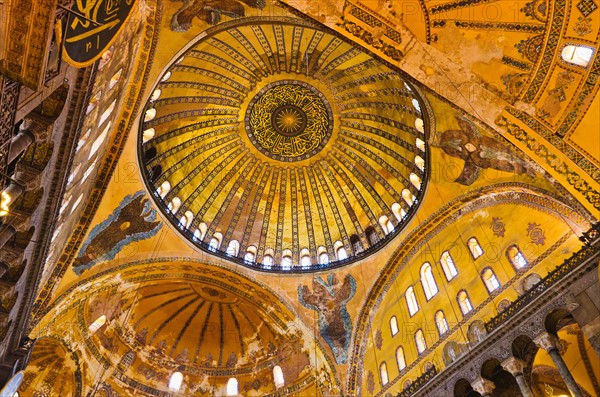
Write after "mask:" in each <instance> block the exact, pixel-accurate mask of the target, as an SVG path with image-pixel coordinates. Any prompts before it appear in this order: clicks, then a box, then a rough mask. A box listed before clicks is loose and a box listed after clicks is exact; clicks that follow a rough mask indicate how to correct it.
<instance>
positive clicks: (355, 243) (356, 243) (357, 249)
mask: <svg viewBox="0 0 600 397" xmlns="http://www.w3.org/2000/svg"><path fill="white" fill-rule="evenodd" d="M350 247H352V252H353V253H354V255H356V254H359V253H361V252H363V251H364V250H363V246H362V243H361V242H360V238H359V237H358V236H357V235H356V234H353V235H351V236H350Z"/></svg>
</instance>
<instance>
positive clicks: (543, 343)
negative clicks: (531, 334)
mask: <svg viewBox="0 0 600 397" xmlns="http://www.w3.org/2000/svg"><path fill="white" fill-rule="evenodd" d="M533 342H534V343H535V344H536V345H537V347H539V348H540V349H544V350H546V351H547V352H549V351H550V350H558V349H559V347H560V344H559V341H558V338H557V337H556V336H554V335H551V334H549V333H547V332H543V333H541V334H540V335H538V336H536V337H535V339H534V340H533Z"/></svg>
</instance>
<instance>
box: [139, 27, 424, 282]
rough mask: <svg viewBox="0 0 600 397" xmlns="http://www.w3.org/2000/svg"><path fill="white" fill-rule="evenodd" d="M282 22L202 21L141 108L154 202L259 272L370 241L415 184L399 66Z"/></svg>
mask: <svg viewBox="0 0 600 397" xmlns="http://www.w3.org/2000/svg"><path fill="white" fill-rule="evenodd" d="M322 29H323V28H321V27H318V26H316V25H312V24H310V23H308V22H305V21H303V20H299V19H295V18H287V17H281V18H273V17H271V18H269V19H265V18H249V19H246V20H244V21H243V22H238V21H231V22H228V23H224V24H221V25H219V26H217V27H214V28H212V29H209V30H208V31H207V34H206V35H201V36H200V38H199V39H197V41H196V42H195V43H193V44H192V45H191V46H190V47H189V48H187V49H186V51H185V52H182V53H181V54H180V55H179V56H178V57H177V58H176V59H175V60H174V61H173V62H172V63H171V64H170V66H169V67H168V68H167V69H166V70H165V71H164V73H163V74H162V76H161V78H160V80H159V82H158V83H157V84H156V86H155V88H154V91H153V93H152V95H151V98H150V99H149V100H148V102H147V104H146V107H145V117H144V120H143V121H142V125H141V128H140V134H139V149H140V155H139V158H140V161H141V162H142V164H143V167H142V168H143V169H144V171H145V172H144V174H145V175H144V176H145V180H146V183H147V185H148V188H149V190H151V191H152V192H154V194H153V198H154V200H155V201H156V202H157V203H158V204H159V207H160V208H161V209H162V210H163V212H164V214H165V216H166V217H167V218H169V219H170V220H171V222H172V223H173V224H174V225H175V227H176V228H177V229H178V230H179V232H180V233H181V234H182V235H184V236H185V237H186V238H187V239H188V240H189V241H191V242H192V243H193V244H195V245H196V246H198V247H200V248H202V249H204V250H208V251H212V252H213V253H216V254H218V255H224V256H227V257H228V258H230V259H233V260H234V261H237V262H238V263H240V264H243V265H246V266H249V267H253V268H256V269H259V270H264V271H276V270H277V271H279V270H283V271H298V272H301V271H311V270H319V269H323V268H326V267H335V266H340V265H343V264H346V263H349V262H351V261H353V260H355V259H357V258H362V257H364V256H365V255H366V254H368V253H369V252H373V251H375V250H376V249H378V248H380V247H381V246H382V245H384V244H385V243H386V242H387V241H389V240H390V239H391V237H392V236H394V235H395V234H396V233H397V232H398V231H399V230H400V229H401V228H402V225H403V224H404V223H405V222H406V220H407V219H408V218H409V217H410V216H411V215H412V214H413V213H414V211H415V208H416V204H417V202H418V200H419V197H420V193H421V191H422V189H423V186H424V183H425V165H426V160H427V155H426V151H425V149H426V148H425V142H426V138H425V129H426V126H427V121H426V117H424V116H423V115H422V113H421V112H422V109H425V105H424V103H423V101H422V99H420V97H419V96H418V94H417V92H416V88H414V87H412V86H411V85H409V84H407V83H406V82H405V80H404V78H403V76H402V75H401V74H400V72H398V71H396V70H394V69H392V68H391V67H389V66H388V65H387V64H385V63H384V62H382V61H380V60H378V59H376V58H374V57H373V56H372V55H370V54H368V53H366V52H365V51H364V50H361V49H358V48H357V47H355V46H354V45H352V44H351V43H349V42H347V41H345V40H343V39H342V38H340V37H337V36H336V35H334V34H332V33H330V32H328V31H325V30H322Z"/></svg>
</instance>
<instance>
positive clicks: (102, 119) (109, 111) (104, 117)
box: [98, 99, 117, 127]
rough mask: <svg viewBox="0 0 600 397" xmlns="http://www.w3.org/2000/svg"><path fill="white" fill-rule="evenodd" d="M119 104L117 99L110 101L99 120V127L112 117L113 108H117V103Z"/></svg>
mask: <svg viewBox="0 0 600 397" xmlns="http://www.w3.org/2000/svg"><path fill="white" fill-rule="evenodd" d="M116 104H117V100H116V99H115V100H114V101H112V102H111V103H110V105H109V106H108V107H107V108H106V110H105V111H104V112H102V115H101V116H100V121H99V122H98V127H100V126H101V125H102V124H104V122H105V121H106V120H107V119H108V118H109V117H110V115H111V114H112V112H113V110H115V105H116Z"/></svg>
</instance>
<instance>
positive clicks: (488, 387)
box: [471, 378, 496, 397]
mask: <svg viewBox="0 0 600 397" xmlns="http://www.w3.org/2000/svg"><path fill="white" fill-rule="evenodd" d="M471 387H473V390H475V391H476V392H477V393H479V394H481V397H490V396H491V395H492V392H493V391H494V389H495V388H496V385H494V382H492V381H491V380H488V379H484V378H479V379H477V380H475V381H474V382H471Z"/></svg>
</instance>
